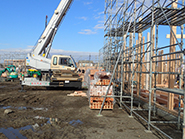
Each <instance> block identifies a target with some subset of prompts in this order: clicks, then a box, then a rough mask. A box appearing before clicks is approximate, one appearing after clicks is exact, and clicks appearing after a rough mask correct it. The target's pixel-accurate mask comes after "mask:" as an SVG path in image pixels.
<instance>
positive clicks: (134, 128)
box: [0, 81, 181, 139]
mask: <svg viewBox="0 0 185 139" xmlns="http://www.w3.org/2000/svg"><path fill="white" fill-rule="evenodd" d="M24 89H25V90H26V92H19V90H20V85H19V82H18V81H17V82H13V83H12V82H4V83H2V82H0V139H4V138H10V139H12V138H20V139H24V138H28V139H32V138H34V139H50V138H51V139H105V138H106V139H138V138H141V139H159V138H160V139H162V138H165V136H163V135H162V134H160V133H158V132H156V131H154V130H153V133H146V132H145V130H146V124H143V123H142V120H140V119H138V118H129V114H128V113H127V111H126V110H125V109H122V110H121V109H119V108H118V106H117V105H115V106H114V109H113V110H106V111H103V112H102V115H103V116H102V117H97V115H98V113H99V110H90V109H89V107H88V104H89V103H88V99H87V98H85V97H69V96H67V94H70V93H73V92H74V91H75V90H74V89H73V88H65V89H64V88H62V89H50V90H47V89H46V88H45V87H25V88H24ZM82 91H83V92H87V90H82ZM7 109H8V110H9V111H8V110H7ZM6 112H7V113H6ZM172 136H173V138H181V133H177V134H173V135H172Z"/></svg>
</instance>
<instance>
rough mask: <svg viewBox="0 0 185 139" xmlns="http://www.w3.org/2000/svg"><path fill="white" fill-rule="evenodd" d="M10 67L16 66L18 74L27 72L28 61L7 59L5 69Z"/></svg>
mask: <svg viewBox="0 0 185 139" xmlns="http://www.w3.org/2000/svg"><path fill="white" fill-rule="evenodd" d="M8 65H14V66H15V67H16V70H17V71H18V72H20V70H23V71H26V59H5V60H4V67H7V66H8Z"/></svg>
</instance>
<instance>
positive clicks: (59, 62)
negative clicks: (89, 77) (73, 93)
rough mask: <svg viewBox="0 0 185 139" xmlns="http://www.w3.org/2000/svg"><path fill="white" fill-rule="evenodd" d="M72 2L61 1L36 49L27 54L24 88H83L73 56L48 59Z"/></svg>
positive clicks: (23, 76)
mask: <svg viewBox="0 0 185 139" xmlns="http://www.w3.org/2000/svg"><path fill="white" fill-rule="evenodd" d="M72 1H73V0H61V1H60V3H59V5H58V7H57V9H56V10H55V11H54V14H53V16H52V17H51V19H50V21H49V23H48V24H47V26H46V27H45V30H44V31H43V33H42V35H41V37H40V38H39V39H38V41H37V44H36V46H35V48H34V49H33V51H32V52H31V53H28V54H27V57H26V67H27V69H28V70H27V71H22V73H21V77H20V81H21V85H22V86H25V85H27V86H46V87H76V88H81V87H82V78H81V77H80V75H79V72H78V69H77V66H76V62H75V60H74V59H73V57H72V56H67V55H53V56H52V57H51V59H50V58H48V56H49V52H50V50H51V46H52V42H53V39H54V37H55V34H56V32H57V30H58V28H59V26H60V23H61V21H62V20H63V18H64V16H65V15H66V13H67V11H68V10H69V8H70V6H71V3H72Z"/></svg>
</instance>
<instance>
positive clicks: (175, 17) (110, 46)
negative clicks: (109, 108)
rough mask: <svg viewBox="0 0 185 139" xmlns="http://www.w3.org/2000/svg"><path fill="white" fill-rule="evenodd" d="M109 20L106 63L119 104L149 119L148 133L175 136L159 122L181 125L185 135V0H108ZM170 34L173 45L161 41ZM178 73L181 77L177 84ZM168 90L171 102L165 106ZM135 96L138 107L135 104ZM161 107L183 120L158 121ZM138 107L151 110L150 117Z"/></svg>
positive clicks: (105, 18)
mask: <svg viewBox="0 0 185 139" xmlns="http://www.w3.org/2000/svg"><path fill="white" fill-rule="evenodd" d="M104 20H105V22H104V47H103V48H102V51H103V54H104V55H103V61H104V65H103V67H104V68H105V70H106V71H109V72H111V73H112V78H111V81H112V82H113V83H114V85H115V91H114V95H116V98H117V101H118V103H119V104H120V105H123V106H125V107H126V108H128V109H129V110H130V116H131V117H132V116H133V113H134V114H135V115H137V116H138V117H140V118H141V119H143V120H144V121H145V122H147V124H148V128H147V130H148V131H150V130H151V127H152V128H155V129H156V130H158V131H160V132H161V133H162V134H164V135H165V136H167V137H168V138H171V137H170V136H169V135H167V134H166V133H164V132H163V131H162V130H160V129H159V128H158V127H156V126H155V125H154V124H157V123H163V124H167V123H176V124H177V127H178V129H179V130H180V128H181V127H182V129H183V130H182V131H183V139H185V111H184V110H185V105H184V103H183V102H185V97H184V92H185V88H184V90H183V82H185V81H183V79H185V78H184V74H183V73H185V71H183V70H185V68H182V67H183V66H182V65H184V61H183V59H184V54H185V53H184V52H185V51H184V44H183V36H184V35H183V30H184V24H185V7H184V0H179V1H178V0H151V1H146V0H105V10H104ZM177 31H179V32H180V35H177V33H179V32H177ZM167 32H170V35H167V36H169V38H170V39H169V41H170V44H169V43H166V40H168V39H167V38H164V37H163V39H161V38H162V36H161V34H165V33H167ZM163 36H164V35H163ZM165 36H166V34H165ZM164 39H165V40H164ZM176 77H180V78H179V85H178V87H176V88H175V87H174V83H175V81H176ZM176 86H177V85H176ZM109 87H110V84H109ZM108 90H109V88H108ZM108 90H107V93H108ZM107 93H106V95H105V98H106V96H107ZM164 94H167V98H166V99H167V101H166V102H165V103H166V106H162V105H160V104H161V103H162V101H165V99H164V98H161V97H162V96H164ZM134 98H138V99H137V100H138V103H137V104H138V107H134V106H133V104H134ZM104 100H105V99H104ZM176 100H177V101H178V102H176ZM141 101H145V102H147V103H148V108H147V109H141V104H140V102H141ZM174 101H175V102H174ZM103 104H104V103H103ZM103 104H102V108H103ZM175 104H178V106H176V107H175V106H174V105H175ZM174 108H176V110H174ZM157 109H162V110H165V111H167V112H171V113H173V114H174V115H175V114H176V116H177V121H156V120H154V119H153V118H152V116H153V117H155V116H156V115H157ZM101 111H102V109H100V112H99V114H100V113H101ZM138 111H147V113H148V118H147V119H146V118H144V117H143V116H141V115H140V114H139V112H138ZM174 111H175V112H174Z"/></svg>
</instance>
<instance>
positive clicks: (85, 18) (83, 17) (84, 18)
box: [78, 16, 87, 21]
mask: <svg viewBox="0 0 185 139" xmlns="http://www.w3.org/2000/svg"><path fill="white" fill-rule="evenodd" d="M78 19H82V20H84V21H86V20H87V17H85V16H82V17H78Z"/></svg>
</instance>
